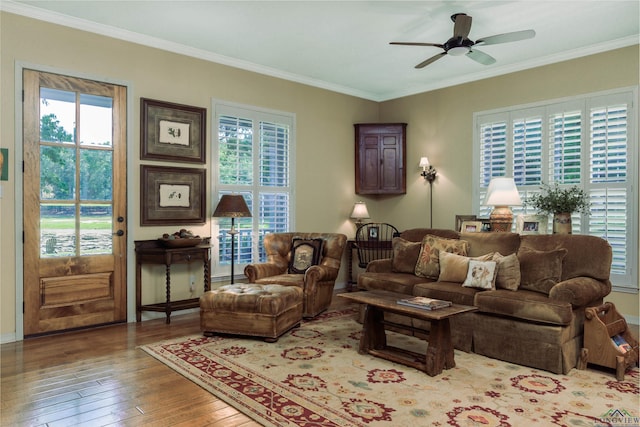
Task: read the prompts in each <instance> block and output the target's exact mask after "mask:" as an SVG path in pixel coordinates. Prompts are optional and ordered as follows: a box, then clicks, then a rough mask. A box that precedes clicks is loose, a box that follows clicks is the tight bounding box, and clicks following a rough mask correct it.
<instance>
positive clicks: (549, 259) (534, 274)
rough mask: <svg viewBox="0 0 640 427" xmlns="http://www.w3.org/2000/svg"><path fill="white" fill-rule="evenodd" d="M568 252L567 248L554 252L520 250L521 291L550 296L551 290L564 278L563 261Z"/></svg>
mask: <svg viewBox="0 0 640 427" xmlns="http://www.w3.org/2000/svg"><path fill="white" fill-rule="evenodd" d="M567 252H568V251H567V250H566V249H565V248H561V249H555V250H553V251H536V250H534V249H529V248H526V247H524V248H520V250H518V261H519V262H520V274H521V278H520V289H526V290H529V291H536V292H541V293H543V294H547V295H549V292H551V288H553V287H554V286H555V284H556V283H558V282H559V281H560V278H561V277H562V260H563V259H564V257H565V256H566V255H567Z"/></svg>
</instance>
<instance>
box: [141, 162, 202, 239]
mask: <svg viewBox="0 0 640 427" xmlns="http://www.w3.org/2000/svg"><path fill="white" fill-rule="evenodd" d="M206 187H207V170H206V169H197V168H179V167H163V166H150V165H141V166H140V194H141V195H142V199H141V203H140V225H143V226H145V225H168V224H204V223H205V215H206V207H207V204H206V194H207V192H206Z"/></svg>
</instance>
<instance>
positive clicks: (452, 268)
mask: <svg viewBox="0 0 640 427" xmlns="http://www.w3.org/2000/svg"><path fill="white" fill-rule="evenodd" d="M472 259H475V260H479V261H491V260H492V259H493V253H490V254H486V255H482V256H479V257H476V258H469V257H466V256H462V255H456V254H451V253H449V252H443V251H440V276H438V282H454V283H462V282H464V280H465V279H466V278H467V271H468V270H469V261H470V260H472Z"/></svg>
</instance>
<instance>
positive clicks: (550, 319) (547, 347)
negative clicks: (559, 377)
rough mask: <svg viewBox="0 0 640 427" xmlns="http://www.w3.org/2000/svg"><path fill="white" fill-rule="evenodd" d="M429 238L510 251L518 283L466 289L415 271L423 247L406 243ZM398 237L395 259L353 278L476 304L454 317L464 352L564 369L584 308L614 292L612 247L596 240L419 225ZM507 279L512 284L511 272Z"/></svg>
mask: <svg viewBox="0 0 640 427" xmlns="http://www.w3.org/2000/svg"><path fill="white" fill-rule="evenodd" d="M426 235H433V236H438V237H440V238H444V239H454V240H461V241H466V242H467V243H468V250H467V254H466V255H467V256H468V257H481V256H484V259H494V258H491V256H488V255H487V254H492V253H496V252H498V253H500V254H501V255H504V256H506V255H510V254H515V256H514V255H512V256H511V257H510V259H511V260H514V259H517V260H518V261H517V262H515V271H516V272H517V274H516V276H519V277H516V282H517V283H516V286H517V288H516V289H515V290H513V289H514V287H513V286H511V285H510V287H511V289H506V288H504V286H498V285H496V289H492V290H481V289H476V288H471V287H463V286H462V284H461V283H460V280H456V281H455V282H452V281H439V280H438V279H439V278H440V277H442V276H440V277H438V278H425V277H419V276H417V275H416V274H415V271H411V266H412V265H415V264H416V261H417V258H418V254H419V252H420V245H419V244H418V243H410V242H421V241H422V240H423V237H424V236H426ZM400 239H402V240H400ZM400 239H395V240H394V256H393V258H392V259H384V260H376V261H373V262H371V263H369V265H368V266H367V269H366V271H365V272H364V273H362V274H360V275H359V276H358V288H359V289H361V290H372V289H383V290H390V291H395V292H399V293H402V294H407V295H415V296H426V297H431V298H438V299H444V300H449V301H453V302H454V303H458V304H464V305H473V306H476V307H478V311H476V312H473V313H466V314H463V315H460V316H456V317H454V318H452V319H451V331H452V337H453V341H454V345H455V347H456V348H458V349H460V350H464V351H467V352H469V351H473V352H475V353H478V354H482V355H485V356H488V357H492V358H496V359H501V360H505V361H508V362H513V363H517V364H520V365H525V366H531V367H534V368H539V369H544V370H547V371H551V372H554V373H567V372H569V371H570V370H571V369H572V368H574V367H575V366H576V364H577V360H578V355H579V352H580V349H581V347H582V338H583V325H584V312H585V308H586V307H589V306H596V305H600V304H602V302H603V298H604V297H605V296H606V295H608V294H609V293H610V292H611V282H610V281H609V275H610V270H611V260H612V252H611V246H610V245H609V243H608V242H607V241H606V240H604V239H601V238H598V237H593V236H585V235H558V234H556V235H522V236H521V235H519V234H515V233H457V232H455V231H452V230H440V229H423V228H421V229H411V230H406V231H404V232H403V233H401V235H400ZM447 252H448V250H447ZM447 257H449V255H447ZM487 257H489V258H487ZM440 259H443V258H440ZM443 267H444V266H443ZM447 268H449V267H447ZM498 268H501V267H500V266H498ZM518 269H519V271H517V270H518ZM511 270H512V272H513V271H514V270H513V268H512V269H511ZM449 271H450V270H449ZM505 271H506V270H505ZM440 273H441V274H443V273H444V269H443V271H441V272H440ZM499 273H500V274H502V273H503V272H502V271H499ZM507 278H509V276H507ZM510 279H511V283H512V284H513V283H514V280H513V277H511V278H510ZM502 281H503V282H505V283H508V281H504V280H502ZM389 320H391V321H393V322H395V323H400V324H403V325H410V326H413V327H417V328H422V329H427V330H428V324H422V323H420V322H419V321H416V320H412V319H408V318H403V317H401V316H396V317H395V318H394V319H389Z"/></svg>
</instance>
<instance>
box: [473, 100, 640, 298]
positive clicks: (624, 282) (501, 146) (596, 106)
mask: <svg viewBox="0 0 640 427" xmlns="http://www.w3.org/2000/svg"><path fill="white" fill-rule="evenodd" d="M636 91H637V90H636V89H634V90H622V91H619V92H617V93H610V94H606V95H597V96H593V95H592V96H585V97H579V98H575V99H571V100H567V101H562V102H549V103H546V104H545V105H538V106H535V107H524V106H520V107H512V108H509V109H506V110H504V111H493V112H489V113H486V114H485V113H476V114H475V115H474V120H475V126H476V129H477V132H476V138H477V141H478V144H477V145H478V146H479V150H478V151H476V152H475V154H474V156H476V162H477V163H476V165H477V166H478V167H479V171H480V173H479V174H478V175H475V177H476V178H475V179H477V181H476V182H475V184H474V187H475V192H476V194H478V195H479V196H480V197H478V198H474V211H475V212H478V213H479V214H480V215H481V216H487V215H488V214H489V212H490V210H491V207H488V206H482V202H483V200H484V194H485V192H486V187H487V185H488V183H489V181H490V180H491V178H493V177H497V176H513V177H514V180H515V182H516V185H517V186H518V191H519V192H520V195H521V197H522V199H523V200H525V201H526V199H527V198H528V197H530V196H531V195H532V194H535V193H538V192H539V191H540V184H542V183H547V184H553V183H558V184H560V186H562V187H571V186H573V185H577V186H578V187H579V188H581V189H583V190H584V191H585V192H586V193H587V194H588V195H589V199H590V200H589V202H590V215H582V214H580V213H574V214H573V215H572V220H573V232H574V233H583V234H591V235H595V236H599V237H602V238H604V239H606V240H607V241H608V242H609V243H610V244H611V247H612V249H613V265H612V269H611V278H612V282H613V283H614V284H615V286H616V287H618V288H625V287H627V288H632V289H637V288H638V271H637V266H636V262H635V261H636V260H637V258H638V241H637V237H636V236H637V227H638V218H637V216H638V215H637V212H638V195H637V190H635V192H634V190H633V184H634V182H632V180H631V179H630V177H636V176H637V164H636V162H634V161H632V159H634V158H635V157H634V155H635V156H636V157H637V154H634V153H637V150H638V147H637V137H636V138H633V139H631V138H630V135H636V132H637V113H636V112H635V111H636V110H635V108H634V105H633V100H634V99H636V98H637V92H636ZM509 129H512V130H511V132H509ZM509 159H512V162H511V163H510V160H509ZM475 203H477V204H475ZM513 211H514V213H516V214H517V213H534V212H533V211H532V210H531V208H527V207H526V206H525V207H520V208H519V207H513ZM633 213H635V215H634V214H633Z"/></svg>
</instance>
